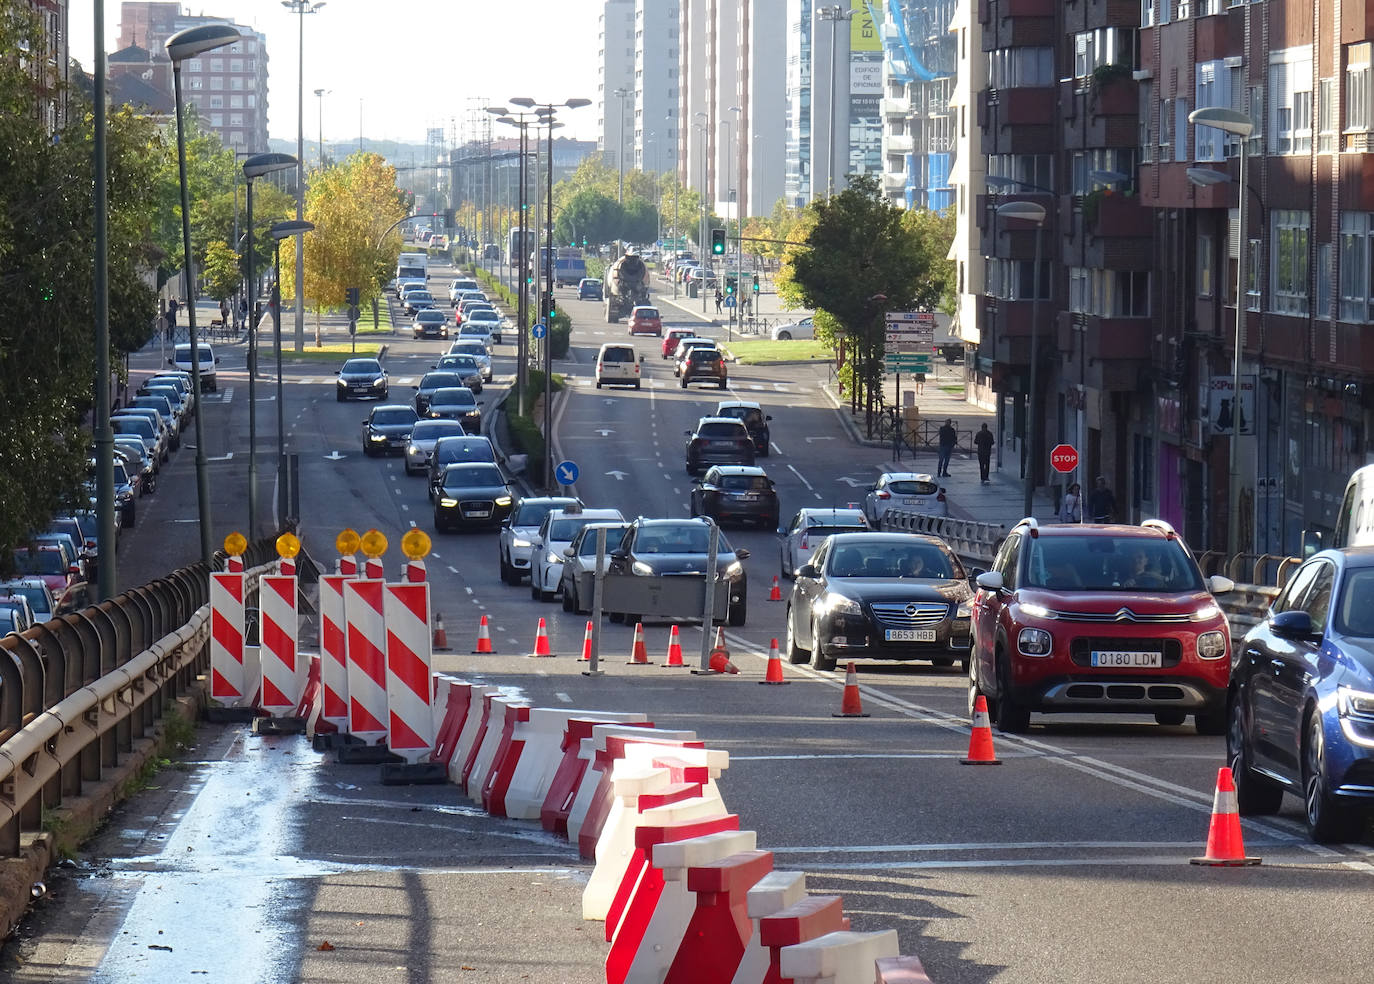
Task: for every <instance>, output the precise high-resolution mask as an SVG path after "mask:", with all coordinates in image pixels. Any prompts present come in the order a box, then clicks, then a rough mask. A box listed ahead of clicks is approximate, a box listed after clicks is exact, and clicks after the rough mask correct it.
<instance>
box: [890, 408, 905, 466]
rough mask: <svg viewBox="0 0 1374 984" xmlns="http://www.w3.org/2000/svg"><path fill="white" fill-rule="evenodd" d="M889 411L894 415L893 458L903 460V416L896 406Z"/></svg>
mask: <svg viewBox="0 0 1374 984" xmlns="http://www.w3.org/2000/svg"><path fill="white" fill-rule="evenodd" d="M888 413H889V414H891V415H892V460H893V461H901V460H902V416H901V414H899V413H898V412H897V408H896V407H889V408H888Z"/></svg>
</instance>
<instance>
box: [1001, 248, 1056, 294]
mask: <svg viewBox="0 0 1374 984" xmlns="http://www.w3.org/2000/svg"><path fill="white" fill-rule="evenodd" d="M1051 269H1052V265H1051V264H1050V262H1049V261H1048V260H1041V261H1040V277H1039V281H1040V283H1039V287H1040V293H1039V297H1036V279H1037V278H1036V276H1035V264H1034V263H1033V262H1032V261H1030V260H1004V259H1001V258H999V257H995V256H990V257H988V264H987V287H986V293H987V295H988V296H989V297H1000V298H1001V299H1002V300H1004V301H1034V300H1042V301H1043V300H1048V299H1049V296H1050V271H1051Z"/></svg>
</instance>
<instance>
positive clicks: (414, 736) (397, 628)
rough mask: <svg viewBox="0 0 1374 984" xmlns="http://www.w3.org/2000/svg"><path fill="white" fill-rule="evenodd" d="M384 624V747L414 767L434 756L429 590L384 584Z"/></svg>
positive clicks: (420, 584)
mask: <svg viewBox="0 0 1374 984" xmlns="http://www.w3.org/2000/svg"><path fill="white" fill-rule="evenodd" d="M382 613H383V615H384V617H385V619H386V699H387V711H388V714H389V719H388V722H387V723H388V727H387V737H388V741H387V746H388V747H389V748H390V749H391V751H392V752H393V753H394V754H396V755H399V756H401V757H402V758H403V759H405V760H406V761H407V762H409V763H410V764H412V765H414V764H415V763H417V762H419V761H420V760H421V759H427V758H429V755H430V753H431V752H432V751H434V711H433V709H432V708H431V707H430V693H431V682H430V674H429V664H430V651H429V643H430V638H429V585H428V584H425V583H424V582H423V581H422V582H420V583H418V584H388V585H387V586H386V594H385V595H384V596H383V599H382Z"/></svg>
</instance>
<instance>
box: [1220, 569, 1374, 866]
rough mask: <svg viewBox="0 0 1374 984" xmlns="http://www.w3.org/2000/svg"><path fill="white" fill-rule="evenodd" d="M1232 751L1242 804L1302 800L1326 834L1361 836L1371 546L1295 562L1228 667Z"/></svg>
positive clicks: (1371, 640) (1370, 765)
mask: <svg viewBox="0 0 1374 984" xmlns="http://www.w3.org/2000/svg"><path fill="white" fill-rule="evenodd" d="M1229 699H1230V705H1229V723H1228V727H1227V735H1226V751H1227V759H1228V761H1229V762H1230V764H1231V769H1232V771H1233V772H1234V774H1235V780H1236V797H1237V800H1238V805H1239V808H1240V812H1241V813H1242V814H1248V815H1252V816H1254V815H1263V814H1272V813H1277V812H1278V810H1279V807H1280V806H1281V804H1282V802H1283V794H1284V793H1292V794H1293V795H1295V796H1299V797H1301V798H1302V800H1303V806H1304V813H1305V815H1306V819H1307V829H1308V833H1309V834H1310V835H1311V837H1312V839H1313V840H1314V841H1316V842H1318V843H1330V842H1342V841H1353V840H1358V839H1359V838H1360V835H1361V832H1362V829H1363V825H1364V820H1365V818H1366V814H1367V813H1368V812H1369V811H1370V810H1371V809H1374V547H1351V548H1347V549H1344V550H1325V551H1323V552H1321V553H1318V554H1314V555H1313V556H1312V557H1311V558H1309V559H1308V560H1307V561H1305V562H1304V563H1303V564H1302V566H1301V567H1299V568H1298V569H1297V570H1296V571H1295V572H1294V573H1293V576H1292V577H1291V578H1290V579H1289V581H1288V583H1287V584H1286V585H1285V586H1284V588H1283V590H1282V591H1280V592H1279V595H1278V597H1277V598H1275V599H1274V603H1273V605H1271V606H1270V608H1269V612H1268V614H1267V615H1266V617H1265V619H1264V621H1262V622H1261V623H1260V624H1259V625H1256V626H1255V627H1254V628H1253V629H1251V630H1250V632H1249V634H1248V635H1246V636H1245V639H1244V641H1243V642H1242V644H1241V645H1239V646H1236V647H1235V649H1234V652H1233V657H1232V664H1231V684H1230V697H1229Z"/></svg>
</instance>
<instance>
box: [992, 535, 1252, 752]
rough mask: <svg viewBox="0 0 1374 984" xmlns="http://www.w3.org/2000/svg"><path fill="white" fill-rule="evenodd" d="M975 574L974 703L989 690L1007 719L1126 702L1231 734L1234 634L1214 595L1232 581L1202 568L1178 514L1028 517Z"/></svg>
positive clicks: (1004, 724)
mask: <svg viewBox="0 0 1374 984" xmlns="http://www.w3.org/2000/svg"><path fill="white" fill-rule="evenodd" d="M977 585H978V592H977V594H976V595H975V596H974V599H973V659H972V660H971V661H970V662H969V705H970V708H972V705H973V702H974V698H975V697H977V696H978V695H979V694H982V695H984V696H985V697H987V700H988V709H989V710H990V711H991V712H992V718H993V721H994V722H995V723H996V725H997V727H998V729H999V730H1001V731H1007V732H1022V731H1025V730H1026V728H1027V727H1028V726H1029V725H1030V714H1031V711H1041V712H1046V713H1055V712H1061V713H1062V712H1068V713H1100V712H1115V711H1125V712H1131V713H1139V714H1153V715H1154V716H1155V720H1156V721H1158V722H1159V723H1160V724H1170V725H1177V724H1182V723H1183V720H1184V718H1185V717H1186V716H1187V715H1188V714H1192V715H1193V720H1194V723H1195V724H1196V726H1197V730H1198V733H1199V734H1208V735H1220V734H1224V733H1225V731H1226V687H1227V681H1228V678H1229V674H1230V654H1231V634H1230V630H1229V628H1228V626H1227V623H1226V615H1225V614H1224V613H1223V612H1222V610H1221V608H1220V606H1218V605H1217V603H1216V600H1215V599H1214V598H1213V597H1212V596H1213V594H1220V593H1222V592H1225V591H1229V590H1231V588H1232V587H1233V586H1234V585H1233V584H1232V583H1231V581H1230V579H1228V578H1224V577H1219V576H1217V577H1211V578H1204V577H1203V576H1202V572H1201V570H1199V569H1198V565H1197V561H1196V560H1194V559H1193V555H1192V553H1191V552H1190V551H1189V550H1188V548H1187V546H1186V545H1185V544H1184V543H1183V540H1182V539H1181V538H1180V537H1179V536H1178V534H1177V533H1175V532H1174V530H1173V528H1172V527H1170V526H1169V524H1168V523H1165V522H1163V521H1161V520H1157V519H1152V520H1147V521H1146V522H1145V523H1143V524H1141V525H1140V526H1107V525H1101V526H1097V525H1084V524H1077V523H1074V524H1064V525H1055V526H1044V527H1042V526H1040V525H1039V524H1038V523H1037V522H1036V521H1035V520H1034V519H1023V520H1022V521H1021V522H1020V523H1018V524H1017V525H1016V527H1015V528H1014V529H1013V530H1012V531H1011V533H1009V534H1008V535H1007V538H1006V540H1005V541H1003V543H1002V546H1001V548H1000V549H999V550H998V551H997V557H996V559H995V560H994V561H993V567H992V570H991V571H988V572H987V573H984V574H981V575H979V576H978V578H977Z"/></svg>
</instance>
